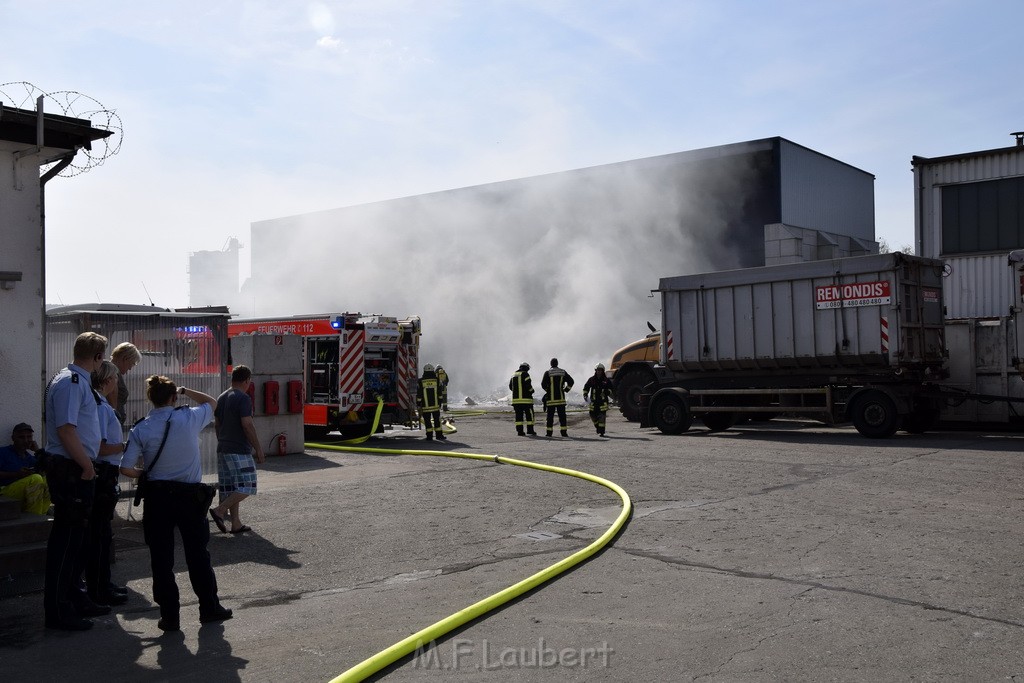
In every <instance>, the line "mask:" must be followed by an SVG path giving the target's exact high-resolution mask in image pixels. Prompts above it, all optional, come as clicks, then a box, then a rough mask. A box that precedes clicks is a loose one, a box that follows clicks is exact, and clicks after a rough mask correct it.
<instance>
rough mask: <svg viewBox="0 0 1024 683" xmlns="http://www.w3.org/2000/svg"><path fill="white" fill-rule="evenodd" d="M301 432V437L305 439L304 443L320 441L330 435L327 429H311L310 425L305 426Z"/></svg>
mask: <svg viewBox="0 0 1024 683" xmlns="http://www.w3.org/2000/svg"><path fill="white" fill-rule="evenodd" d="M302 432H303V436H305V437H306V441H320V440H321V439H324V438H326V437H327V435H328V434H330V433H331V430H330V429H329V428H328V427H313V426H311V425H306V427H305V428H304V429H303V430H302Z"/></svg>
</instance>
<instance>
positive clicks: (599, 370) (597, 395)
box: [583, 363, 612, 436]
mask: <svg viewBox="0 0 1024 683" xmlns="http://www.w3.org/2000/svg"><path fill="white" fill-rule="evenodd" d="M588 395H589V396H590V420H591V421H592V422H593V423H594V429H596V430H597V435H598V436H604V435H605V434H604V425H605V419H606V417H607V415H608V402H609V401H611V398H612V381H611V380H610V379H608V376H607V375H605V374H604V365H603V364H602V363H598V364H597V366H596V367H595V368H594V376H593V377H591V378H590V379H588V380H587V383H586V384H584V385H583V400H584V401H586V400H587V396H588Z"/></svg>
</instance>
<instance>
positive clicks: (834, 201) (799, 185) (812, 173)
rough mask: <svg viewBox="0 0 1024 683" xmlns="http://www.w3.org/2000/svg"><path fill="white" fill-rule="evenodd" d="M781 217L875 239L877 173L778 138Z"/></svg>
mask: <svg viewBox="0 0 1024 683" xmlns="http://www.w3.org/2000/svg"><path fill="white" fill-rule="evenodd" d="M779 156H780V166H781V171H780V173H779V182H780V185H781V187H780V195H781V210H782V212H781V221H780V222H782V223H785V224H787V225H794V226H798V227H801V228H813V229H815V230H821V231H824V232H830V233H836V234H839V235H848V236H850V237H859V238H861V239H865V240H874V239H875V185H874V183H875V177H874V176H873V175H871V174H870V173H867V172H865V171H861V170H860V169H857V168H854V167H853V166H848V165H846V164H844V163H842V162H839V161H836V160H835V159H832V158H830V157H827V156H825V155H823V154H819V153H817V152H814V151H812V150H809V149H807V148H805V147H801V146H800V145H796V144H793V143H792V142H789V141H788V140H780V141H779Z"/></svg>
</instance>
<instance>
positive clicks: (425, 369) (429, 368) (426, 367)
mask: <svg viewBox="0 0 1024 683" xmlns="http://www.w3.org/2000/svg"><path fill="white" fill-rule="evenodd" d="M433 371H434V366H433V365H431V364H430V363H427V364H426V365H424V366H423V372H433Z"/></svg>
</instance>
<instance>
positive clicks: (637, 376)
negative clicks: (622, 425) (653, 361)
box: [615, 368, 654, 422]
mask: <svg viewBox="0 0 1024 683" xmlns="http://www.w3.org/2000/svg"><path fill="white" fill-rule="evenodd" d="M653 381H654V376H653V375H651V373H650V371H649V370H643V369H640V368H631V369H628V370H626V371H625V372H624V373H622V375H621V377H620V378H619V379H618V381H617V382H616V391H615V400H616V401H618V403H619V412H620V413H622V416H623V417H625V418H626V419H627V420H629V421H630V422H637V421H639V420H640V394H641V393H642V392H643V389H644V387H645V386H647V385H648V384H650V383H651V382H653Z"/></svg>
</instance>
